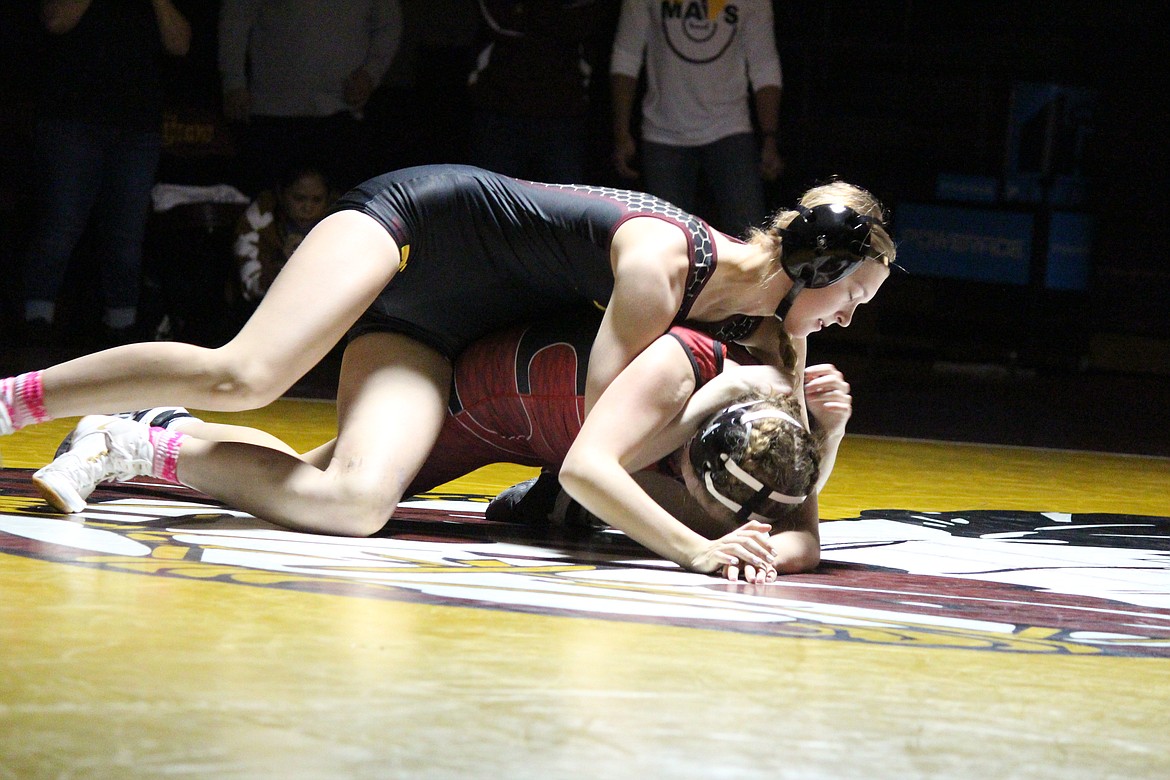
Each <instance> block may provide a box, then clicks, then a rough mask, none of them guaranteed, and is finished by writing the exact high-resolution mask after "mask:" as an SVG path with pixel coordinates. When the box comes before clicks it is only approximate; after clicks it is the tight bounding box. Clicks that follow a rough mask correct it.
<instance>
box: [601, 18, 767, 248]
mask: <svg viewBox="0 0 1170 780" xmlns="http://www.w3.org/2000/svg"><path fill="white" fill-rule="evenodd" d="M643 65H644V66H645V72H646V92H645V97H644V98H643V100H642V116H641V127H642V146H641V165H640V170H639V169H635V167H634V160H635V157H636V156H637V152H638V144H637V141H636V140H635V138H634V134H633V130H632V127H633V120H634V101H635V98H636V96H637V92H638V77H639V74H640V72H641V71H642V68H643ZM610 83H611V91H612V101H613V135H614V152H613V156H614V165H615V167H616V168H617V172H618V173H619V174H620V175H621V176H623V177H626V178H637V177H638V176H639V173H640V175H641V179H642V183H643V186H642V189H644V190H645V191H647V192H649V193H650V194H652V195H657V196H658V197H660V198H663V199H664V200H667V201H670V202H671V203H673V204H675V205H676V206H678V207H679V208H681V209H683V210H684V211H688V212H691V213H700V214H701V213H702V212H703V209H702V208H700V204H701V200H700V192H699V181H700V174H702V176H703V177H704V179H705V181H706V182H707V185H708V186H709V188H710V193H709V196H710V200H711V202H712V203H714V204H715V207H716V211H717V212H718V213H717V214H712V215H710V217H711V221H712V222H713V223H714V224H715V225H716V226H717V227H719V229H721V230H723V231H724V232H727V233H730V234H732V235H743V234H744V233H745V231H746V230H747V229H748V227H750V226H751V225H752V224H753V223H754V221H755V220H758V219H759V218H760V215H761V214H764V213H765V212H766V211H767V209H766V204H765V202H764V200H765V199H764V186H763V179H767V180H769V181H771V180H774V179H775V178H776V177H777V176H779V174H780V169H781V160H780V153H779V151H778V148H777V132H778V128H779V121H780V92H781V86H782V79H781V71H780V57H779V55H778V53H777V51H776V38H775V31H774V29H773V17H772V5H771V2H770V0H711V1H710V2H700V0H623V2H622V10H621V17H620V18H619V21H618V28H617V33H616V35H615V38H614V44H613V53H612V57H611V60H610ZM749 95H750V96H753V97H754V102H755V109H756V121H757V127H756V128H755V129H753V125H752V114H751V106H750V101H749ZM757 130H758V134H759V138H758V139H757V137H756V131H757ZM704 216H706V215H704Z"/></svg>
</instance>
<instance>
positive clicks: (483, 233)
mask: <svg viewBox="0 0 1170 780" xmlns="http://www.w3.org/2000/svg"><path fill="white" fill-rule="evenodd" d="M347 209H352V210H357V211H361V212H362V213H364V214H367V215H369V216H370V217H372V218H374V219H375V220H377V221H378V222H379V223H380V224H381V225H382V226H383V227H385V228H386V230H387V231H389V233H390V235H391V236H392V237H393V238H394V241H395V242H396V243H397V244H398V246H399V248H400V250H401V252H402V265H401V270H400V271H399V272H398V274H397V275H396V276H395V277H394V279H393V280H392V281H391V282H390V284H388V285H387V286H386V288H385V289H384V290H383V291H382V293H381V294H380V295H379V296H378V298H377V299H376V300H375V301H374V303H373V305H371V306H370V308H369V309H368V310H367V311H366V313H365V314H364V315H363V316H362V318H361V319H360V320H359V321H358V323H357V324H356V325H355V326H354V329H353V330H352V331H351V338H352V337H353V336H356V335H360V334H361V333H365V332H369V331H378V330H390V331H397V332H401V333H405V334H407V335H409V336H411V337H413V338H416V339H418V340H419V341H422V342H423V343H425V344H428V345H430V346H432V347H434V348H435V349H437V350H439V351H440V352H442V353H443V354H444V355H446V356H447V357H449V358H452V359H454V357H455V356H457V355H458V354H459V353H460V352H461V351H462V350H463V349H464V348H465V347H467V346H468V345H469V344H471V343H472V342H473V341H474V340H475V339H477V338H479V337H480V336H483V335H486V334H488V333H491V332H493V331H496V330H499V329H500V328H503V327H507V326H509V325H513V324H516V323H521V322H531V321H534V320H537V319H540V318H543V317H548V316H551V315H553V314H556V313H558V312H562V311H564V310H565V308H566V307H568V306H572V305H576V304H579V303H582V302H588V301H592V302H594V303H595V304H597V305H598V306H599V307H604V306H605V304H606V303H608V301H609V298H610V295H611V294H612V292H613V272H612V270H611V268H610V257H609V246H610V241H611V240H612V239H613V234H614V231H615V230H617V228H618V227H619V226H620V225H621V224H622V223H623V222H625V220H627V219H629V218H631V217H635V216H644V215H649V216H655V217H658V218H660V219H663V220H666V221H668V222H671V223H673V224H676V225H678V226H679V227H680V228H682V229H683V231H684V232H685V233H686V236H687V242H688V249H689V254H690V270H689V271H688V274H687V289H686V293H685V294H684V297H683V303H682V306H681V308H680V309H679V312H678V316H677V318H676V321H682V320H685V318H686V316H687V314H688V312H689V311H690V308H691V306H692V305H693V303H694V301H695V299H696V298H697V297H698V295H699V293H700V292H701V291H702V289H703V286H704V285H705V284H706V282H707V280H708V279H709V278H710V277H711V275H712V274H713V273H714V271H715V264H716V256H715V245H714V241H713V240H712V237H711V229H710V228H709V227H708V226H707V224H706V223H704V222H703V221H702V220H700V219H698V218H696V217H694V216H691V215H690V214H687V213H685V212H683V211H681V210H679V209H678V208H675V207H674V206H672V205H670V204H669V203H667V202H665V201H663V200H659V199H658V198H654V197H652V196H650V195H644V194H642V193H638V192H630V191H626V190H617V189H610V188H606V187H590V186H584V185H556V184H538V183H534V182H526V181H520V180H517V179H511V178H509V177H506V176H501V175H498V174H494V173H490V172H488V171H484V170H481V169H478V168H472V167H469V166H461V165H429V166H421V167H416V168H407V169H404V170H401V171H395V172H393V173H388V174H385V175H382V176H378V177H376V178H374V179H371V180H369V181H367V182H365V183H364V184H361V185H359V186H358V187H356V188H355V189H353V190H351V191H350V192H348V193H346V194H345V195H344V196H343V197H342V198H341V199H340V200H339V201H338V203H337V205H336V206H335V207H334V210H335V211H339V210H347ZM757 322H758V318H749V317H734V318H731V319H730V320H726V321H724V322H722V323H704V324H702V325H703V327H704V329H705V330H712V332H715V333H717V334H718V337H719V338H722V339H724V340H731V339H734V338H742V337H743V336H744V335H747V333H749V332H751V330H752V329H753V328H754V326H755V325H756V323H757ZM691 324H692V325H693V326H695V327H698V326H699V325H700V324H699V323H691Z"/></svg>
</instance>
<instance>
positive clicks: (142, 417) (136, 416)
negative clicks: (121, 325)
mask: <svg viewBox="0 0 1170 780" xmlns="http://www.w3.org/2000/svg"><path fill="white" fill-rule="evenodd" d="M110 416H111V417H121V418H122V419H124V420H136V421H138V422H141V423H146V424H147V425H148V426H150V427H151V428H170V427H171V423H174V422H176V421H178V420H198V419H199V418H198V417H196V416H195V415H193V414H191V413H190V412H188V411H187V410H186V409H184V408H183V407H181V406H156V407H154V408H153V409H141V410H139V411H137V412H118V413H117V414H112V415H110ZM0 422H3V421H2V420H0ZM80 427H81V426H80V425H79V426H78V428H80ZM76 433H77V428H74V429H73V430H71V431H70V432H69V433H67V434H65V438H64V439H62V440H61V443H60V444H58V445H57V451H56V452H54V453H53V457H54V458H58V457H60V456H62V455H64V454H65V452H66V451H67V450H68V449H69V448H70V447H72V446H73V437H74V435H75V434H76Z"/></svg>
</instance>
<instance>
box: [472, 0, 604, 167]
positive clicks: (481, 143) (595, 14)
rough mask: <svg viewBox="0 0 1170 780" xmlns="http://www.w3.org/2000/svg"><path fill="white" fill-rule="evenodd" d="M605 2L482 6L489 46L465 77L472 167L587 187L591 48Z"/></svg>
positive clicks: (484, 2)
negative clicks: (470, 115)
mask: <svg viewBox="0 0 1170 780" xmlns="http://www.w3.org/2000/svg"><path fill="white" fill-rule="evenodd" d="M603 5H604V4H603V2H602V0H479V8H480V12H481V14H482V16H483V21H484V24H485V25H486V29H487V33H488V35H489V40H488V43H487V46H486V47H484V49H483V50H482V51H481V52H480V54H479V57H478V59H477V61H476V67H475V70H474V71H472V73H471V75H470V77H469V78H468V91H469V94H470V97H471V102H472V105H473V106H474V115H473V118H472V126H471V162H472V164H473V165H478V166H479V167H481V168H487V169H488V170H491V171H495V172H496V173H502V174H505V175H507V176H515V177H517V178H521V179H531V180H535V181H544V182H550V183H556V184H580V183H582V182H584V181H585V170H586V167H587V158H588V150H589V140H588V130H589V89H590V79H591V78H592V75H593V63H592V62H591V61H590V60H591V58H590V55H591V54H592V52H591V51H590V44H591V43H592V38H593V36H594V34H595V33H596V31H597V29H598V27H599V24H598V22H599V21H600V20H601V12H602V10H603Z"/></svg>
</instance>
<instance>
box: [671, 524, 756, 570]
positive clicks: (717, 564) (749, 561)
mask: <svg viewBox="0 0 1170 780" xmlns="http://www.w3.org/2000/svg"><path fill="white" fill-rule="evenodd" d="M771 530H772V526H770V525H768V524H767V523H760V522H756V521H755V520H749V521H748V522H746V523H744V524H743V525H741V526H740V527H739V528H736V529H735V530H734V531H732V532H731V533H729V534H726V535H724V536H721V537H719V538H718V539H715V540H713V541H711V542H709V543H708V544H707V545H706V546H705V547H704V548H703V549H702V550H700V551H699V554H698V555H696V556H695V557H694V558H692V559H691V562H690V565H689V566H688V567H687V568H688V569H690V570H691V571H697V572H702V573H704V574H711V573H716V572H718V573H719V575H720V576H723V577H727V578H728V579H731V580H735V579H738V578H739V572H740V570H741V568H742V569H743V571H744V574H745V575H746V574H747V567H751V569H752V576H751V579H750V581H752V582H765V581H767V576H768V571H769V570H771V571H772V575H773V576H775V569H773V568H772V565H771V564H770V563H768V560H769V559H770V558H771V557H772V548H771V546H770V545H769V543H768V532H769V531H771Z"/></svg>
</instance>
